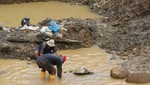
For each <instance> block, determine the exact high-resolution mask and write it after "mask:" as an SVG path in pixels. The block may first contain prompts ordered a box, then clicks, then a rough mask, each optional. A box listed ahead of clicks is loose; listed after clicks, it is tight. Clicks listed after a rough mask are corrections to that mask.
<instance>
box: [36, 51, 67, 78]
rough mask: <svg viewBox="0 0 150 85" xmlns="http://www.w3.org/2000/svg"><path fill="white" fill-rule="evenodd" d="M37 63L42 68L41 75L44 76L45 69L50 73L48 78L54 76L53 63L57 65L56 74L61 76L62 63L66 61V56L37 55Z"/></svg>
mask: <svg viewBox="0 0 150 85" xmlns="http://www.w3.org/2000/svg"><path fill="white" fill-rule="evenodd" d="M36 61H37V64H38V66H39V67H40V68H42V71H41V73H42V77H44V78H45V71H46V70H47V71H48V72H49V74H50V78H51V77H53V78H55V74H56V69H55V68H54V67H53V65H56V66H57V76H58V77H59V78H61V77H62V64H63V63H64V62H65V61H66V56H58V55H54V54H44V55H41V56H39V57H38V58H37V59H36ZM53 78H52V79H53Z"/></svg>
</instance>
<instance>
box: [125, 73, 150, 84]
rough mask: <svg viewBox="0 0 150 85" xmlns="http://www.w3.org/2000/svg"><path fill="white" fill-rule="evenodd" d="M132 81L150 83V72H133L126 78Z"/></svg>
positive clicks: (127, 80)
mask: <svg viewBox="0 0 150 85" xmlns="http://www.w3.org/2000/svg"><path fill="white" fill-rule="evenodd" d="M126 82H130V83H148V82H150V73H131V74H129V76H128V77H127V79H126Z"/></svg>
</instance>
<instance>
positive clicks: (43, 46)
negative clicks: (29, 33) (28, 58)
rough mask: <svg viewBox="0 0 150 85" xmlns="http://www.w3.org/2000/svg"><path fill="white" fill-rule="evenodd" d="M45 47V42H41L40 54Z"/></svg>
mask: <svg viewBox="0 0 150 85" xmlns="http://www.w3.org/2000/svg"><path fill="white" fill-rule="evenodd" d="M45 47H46V44H45V43H42V46H41V49H40V55H43V53H44V49H45Z"/></svg>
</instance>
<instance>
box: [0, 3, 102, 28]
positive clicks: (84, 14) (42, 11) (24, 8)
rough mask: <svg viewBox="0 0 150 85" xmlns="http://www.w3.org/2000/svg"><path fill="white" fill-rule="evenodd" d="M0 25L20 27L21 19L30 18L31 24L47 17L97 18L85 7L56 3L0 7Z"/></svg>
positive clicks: (97, 16)
mask: <svg viewBox="0 0 150 85" xmlns="http://www.w3.org/2000/svg"><path fill="white" fill-rule="evenodd" d="M0 11H1V13H0V25H3V26H20V21H21V19H22V18H23V17H30V18H31V24H36V23H37V22H39V21H42V20H44V19H45V18H47V17H50V18H53V19H62V18H68V17H69V18H70V17H74V18H81V19H85V18H99V17H100V16H99V15H97V14H94V13H92V12H91V11H90V8H88V7H87V6H79V5H70V4H67V3H61V2H57V1H52V2H36V3H23V4H11V5H0Z"/></svg>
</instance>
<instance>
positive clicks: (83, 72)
mask: <svg viewBox="0 0 150 85" xmlns="http://www.w3.org/2000/svg"><path fill="white" fill-rule="evenodd" d="M74 74H76V75H88V74H93V72H91V71H89V70H88V69H86V68H80V69H78V70H75V71H74Z"/></svg>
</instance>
